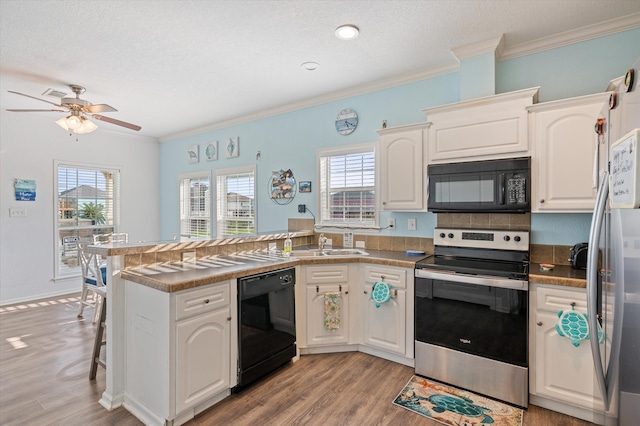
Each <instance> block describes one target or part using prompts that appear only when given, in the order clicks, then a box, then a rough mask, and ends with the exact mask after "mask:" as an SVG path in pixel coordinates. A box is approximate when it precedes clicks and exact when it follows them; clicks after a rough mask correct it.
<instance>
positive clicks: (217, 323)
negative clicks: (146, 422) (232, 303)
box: [176, 306, 230, 413]
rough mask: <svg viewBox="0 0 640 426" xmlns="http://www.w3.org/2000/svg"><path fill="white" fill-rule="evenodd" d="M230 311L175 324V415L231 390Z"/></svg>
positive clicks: (222, 311) (226, 310)
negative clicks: (219, 393)
mask: <svg viewBox="0 0 640 426" xmlns="http://www.w3.org/2000/svg"><path fill="white" fill-rule="evenodd" d="M229 360H230V354H229V309H228V306H227V308H226V309H222V310H220V311H217V312H212V313H209V314H204V315H199V316H197V317H194V318H190V319H186V320H184V321H181V322H179V323H178V324H177V325H176V412H178V413H180V412H182V411H183V410H185V409H187V408H189V407H192V406H193V405H194V404H197V403H199V402H201V401H204V400H206V399H207V398H209V397H211V396H213V395H215V394H217V393H218V392H222V391H224V390H226V389H228V388H229V366H230V363H229Z"/></svg>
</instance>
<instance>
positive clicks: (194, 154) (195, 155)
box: [187, 144, 200, 164]
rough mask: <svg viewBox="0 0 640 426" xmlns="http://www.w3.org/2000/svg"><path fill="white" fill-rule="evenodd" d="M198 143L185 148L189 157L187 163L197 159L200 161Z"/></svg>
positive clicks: (194, 162)
mask: <svg viewBox="0 0 640 426" xmlns="http://www.w3.org/2000/svg"><path fill="white" fill-rule="evenodd" d="M199 147H200V146H199V145H198V144H194V145H191V146H189V148H187V155H188V158H189V164H196V163H197V162H198V161H200V158H199V154H200V149H199Z"/></svg>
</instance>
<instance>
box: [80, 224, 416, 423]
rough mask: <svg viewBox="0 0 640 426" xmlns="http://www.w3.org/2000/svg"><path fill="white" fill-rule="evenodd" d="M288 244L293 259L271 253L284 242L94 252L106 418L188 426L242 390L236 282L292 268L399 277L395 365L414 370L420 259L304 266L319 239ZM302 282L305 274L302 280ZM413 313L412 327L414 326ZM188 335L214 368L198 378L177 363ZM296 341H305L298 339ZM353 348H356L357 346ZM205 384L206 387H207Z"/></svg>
mask: <svg viewBox="0 0 640 426" xmlns="http://www.w3.org/2000/svg"><path fill="white" fill-rule="evenodd" d="M288 234H289V236H290V237H291V239H292V240H293V242H294V252H293V255H292V256H291V257H288V258H287V257H283V256H282V255H281V254H280V253H279V252H269V250H268V248H269V243H272V244H273V243H276V245H277V246H278V247H280V246H281V245H282V240H283V239H284V238H286V235H287V233H283V234H271V235H267V236H257V237H246V238H235V239H224V240H202V241H188V242H168V243H159V244H150V243H133V244H106V245H94V246H90V247H88V251H92V252H94V253H98V254H101V255H103V256H105V257H106V258H107V259H108V263H107V274H108V277H109V279H108V282H109V285H108V294H107V300H108V303H107V345H106V360H107V378H106V389H105V392H104V393H103V395H102V398H101V400H100V403H101V404H102V405H103V406H104V407H106V408H107V409H113V408H116V407H118V406H120V405H124V406H125V408H127V409H128V410H129V411H131V412H132V413H134V414H135V415H136V416H137V417H139V418H140V419H141V420H143V421H144V422H145V423H147V424H165V422H166V421H172V422H173V423H174V424H182V423H184V422H186V421H188V420H189V419H190V418H192V417H193V416H194V415H195V414H197V413H198V412H200V411H202V410H204V409H206V408H208V407H209V406H211V405H213V404H215V403H216V402H218V401H220V400H221V399H223V398H225V397H226V396H228V395H229V394H230V388H232V387H233V386H234V385H235V379H236V378H235V374H234V372H235V371H236V369H237V368H236V365H237V357H238V352H237V323H236V321H235V320H236V312H237V286H236V279H237V278H241V277H245V276H248V275H252V274H259V273H263V272H268V271H273V270H278V269H282V268H287V267H297V268H298V269H299V268H300V267H301V265H321V264H330V265H340V267H341V268H345V267H346V268H349V265H351V268H352V269H353V268H356V269H355V270H354V271H355V272H353V273H352V278H351V279H352V280H353V282H354V283H355V282H356V281H359V276H360V274H359V270H358V269H357V268H358V265H359V264H360V263H362V264H368V265H375V266H376V267H383V268H385V269H384V270H385V271H390V272H391V273H390V274H388V275H389V278H388V279H391V280H393V279H394V278H393V277H399V278H397V281H398V282H399V283H402V286H403V287H404V288H402V289H398V290H396V295H397V293H398V292H402V297H403V299H402V308H403V309H402V311H401V317H399V318H398V320H399V322H400V323H401V325H402V328H403V331H404V332H403V336H402V337H403V339H402V342H403V345H402V348H401V351H402V354H401V356H399V355H398V354H389V356H390V358H391V359H393V360H395V361H399V360H400V361H403V363H405V364H409V363H410V360H411V359H412V358H413V353H412V350H411V351H410V352H408V353H407V351H408V349H407V348H409V347H410V346H411V347H412V339H413V337H412V335H413V328H412V327H406V330H405V326H407V325H408V324H411V323H412V321H413V317H412V309H406V308H407V305H408V304H410V302H411V300H412V298H413V293H412V288H413V286H412V281H411V282H409V280H412V279H413V267H414V265H415V262H416V260H418V259H420V258H421V256H412V255H407V254H405V252H404V251H388V250H369V249H367V251H366V253H368V254H367V255H360V256H344V255H341V256H326V257H313V258H303V259H302V258H297V257H296V256H295V253H296V250H295V248H301V247H309V246H310V245H311V243H312V242H313V239H314V233H313V232H310V231H297V232H291V233H288ZM369 273H370V274H374V275H373V276H374V277H375V274H376V273H377V274H378V276H381V275H380V274H383V275H384V274H385V273H386V272H379V270H370V271H369ZM301 275H304V274H302V273H299V274H298V276H301ZM378 279H380V278H378ZM374 280H375V278H374ZM304 281H305V280H304V279H301V280H300V281H299V282H298V284H299V285H298V286H297V288H298V290H297V291H296V305H297V306H302V305H301V304H304V303H305V302H304V296H303V294H302V291H301V290H300V289H301V288H302V287H303V283H304ZM409 313H411V314H410V315H411V317H408V316H407V315H409ZM303 314H304V309H296V317H297V318H298V319H299V321H298V324H304V323H305V320H304V319H300V316H301V315H303ZM346 315H347V314H346V313H345V316H346ZM199 321H200V322H199ZM345 322H347V320H346V318H345ZM299 327H300V326H299ZM189 328H191V329H194V330H206V331H205V333H206V334H207V335H206V337H207V339H208V340H207V341H208V342H209V343H208V344H207V345H205V348H204V349H203V348H198V349H199V350H198V351H197V352H198V353H209V354H210V355H211V358H209V359H207V358H202V356H201V355H198V356H200V358H198V360H199V362H200V364H201V365H200V366H198V365H196V366H195V367H198V368H196V369H195V370H194V369H193V368H194V364H196V363H195V362H193V359H192V358H190V361H191V362H189V363H184V362H182V363H181V361H180V360H181V359H183V358H184V357H185V356H190V355H189V354H188V353H186V352H180V350H181V348H182V349H184V350H186V351H188V346H186V345H188V344H189V342H188V341H181V340H180V339H181V337H182V336H183V335H182V333H183V331H182V330H187V329H189ZM192 331H193V330H192ZM304 334H305V333H302V336H304ZM302 338H304V337H302ZM298 339H299V341H300V339H301V335H300V334H299V336H298ZM353 339H355V335H354V336H353ZM353 339H352V343H353V342H355V343H357V340H353ZM187 340H188V339H187ZM304 346H305V343H304V342H301V343H299V347H304ZM354 347H357V345H356V346H354ZM207 349H208V350H209V351H208V352H207ZM351 350H356V349H351ZM374 352H375V351H374ZM191 355H193V354H191ZM202 365H204V366H205V367H202ZM201 367H202V368H201ZM204 368H209V371H205V370H204ZM181 369H182V370H181ZM184 369H190V370H185V371H183V370H184ZM190 372H191V373H192V374H189V373H190ZM185 377H189V378H191V379H193V380H192V382H187V383H181V381H180V379H184V378H185ZM202 380H208V381H209V382H208V383H202ZM189 386H195V388H196V389H197V391H196V392H190V390H189V389H190V388H189Z"/></svg>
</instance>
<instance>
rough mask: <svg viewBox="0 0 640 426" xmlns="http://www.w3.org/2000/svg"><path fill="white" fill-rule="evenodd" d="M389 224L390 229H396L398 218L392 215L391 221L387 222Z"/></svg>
mask: <svg viewBox="0 0 640 426" xmlns="http://www.w3.org/2000/svg"><path fill="white" fill-rule="evenodd" d="M387 225H388V226H389V229H396V218H395V217H390V218H389V222H387Z"/></svg>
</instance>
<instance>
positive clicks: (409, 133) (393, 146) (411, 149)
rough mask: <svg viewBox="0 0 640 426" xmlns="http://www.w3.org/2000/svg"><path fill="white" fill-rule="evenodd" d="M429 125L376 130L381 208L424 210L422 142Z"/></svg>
mask: <svg viewBox="0 0 640 426" xmlns="http://www.w3.org/2000/svg"><path fill="white" fill-rule="evenodd" d="M429 125H430V123H419V124H411V125H407V126H399V127H394V128H389V129H382V130H378V134H379V135H380V182H381V185H380V188H381V201H382V202H381V207H382V210H386V211H421V210H425V199H424V198H425V197H424V185H425V174H426V171H425V170H426V162H425V158H424V145H425V143H426V132H427V129H428V128H429Z"/></svg>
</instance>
